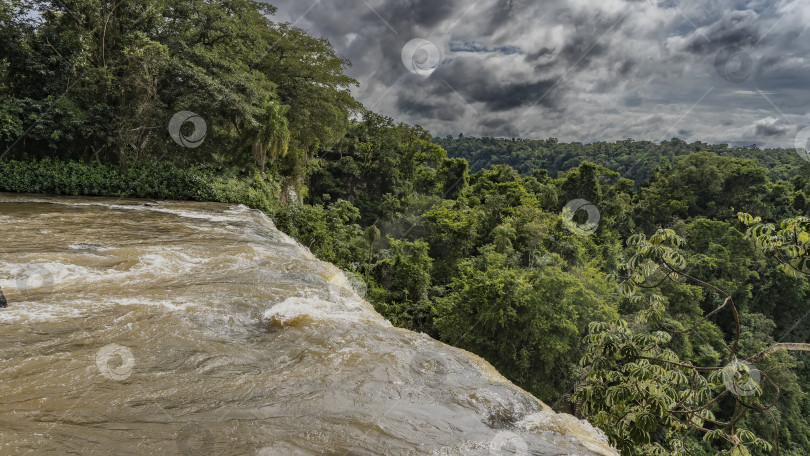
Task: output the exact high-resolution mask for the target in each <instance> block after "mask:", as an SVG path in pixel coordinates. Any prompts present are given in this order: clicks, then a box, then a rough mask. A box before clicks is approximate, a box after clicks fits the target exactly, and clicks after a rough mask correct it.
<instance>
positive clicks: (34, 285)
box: [0, 194, 618, 456]
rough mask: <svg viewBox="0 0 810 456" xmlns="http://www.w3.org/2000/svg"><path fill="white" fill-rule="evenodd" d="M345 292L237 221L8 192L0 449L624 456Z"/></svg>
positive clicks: (325, 268)
mask: <svg viewBox="0 0 810 456" xmlns="http://www.w3.org/2000/svg"><path fill="white" fill-rule="evenodd" d="M350 279H351V277H349V278H347V276H346V275H345V274H343V273H342V272H341V271H340V270H339V269H337V268H336V267H334V266H332V265H330V264H327V263H324V262H321V261H318V260H317V259H316V258H315V257H313V256H312V254H310V252H309V251H308V250H307V249H306V248H304V247H302V246H301V245H299V244H298V243H296V242H295V241H294V240H292V239H291V238H289V237H288V236H286V235H285V234H283V233H281V232H280V231H278V230H277V229H276V228H275V226H274V225H273V222H272V221H271V220H270V219H269V218H268V217H266V216H265V215H263V214H262V213H261V212H258V211H254V210H250V209H248V208H246V207H244V206H234V205H227V204H214V203H188V202H164V201H146V200H116V199H96V198H71V197H44V196H28V195H10V194H0V287H2V291H3V292H4V293H5V295H6V297H7V298H8V301H9V306H8V308H5V309H0V454H2V455H18V454H19V455H25V454H30V455H72V454H75V455H95V454H99V455H102V454H105V455H106V454H114V455H152V454H160V455H173V454H177V455H209V454H210V455H267V456H270V455H284V456H286V455H292V456H295V455H448V456H449V455H495V456H511V455H522V456H526V455H579V456H596V455H600V456H614V455H617V454H618V453H616V452H615V450H613V449H611V448H610V446H609V445H608V444H607V443H606V441H605V439H604V436H603V434H601V433H600V432H599V431H597V430H596V429H594V428H593V427H591V426H590V425H589V424H588V423H586V422H584V421H580V420H577V419H575V418H574V417H572V416H570V415H564V414H556V413H554V412H552V411H551V410H550V409H549V407H548V406H546V405H545V404H543V403H542V402H540V401H538V400H537V399H535V398H534V397H532V396H531V395H529V394H527V393H526V392H524V391H523V390H521V389H519V388H518V387H516V386H514V385H513V384H511V383H510V382H509V381H508V380H506V379H505V378H503V377H502V376H501V375H500V374H498V372H496V371H495V369H494V368H492V366H490V365H489V364H488V363H487V362H485V361H484V360H482V359H481V358H479V357H477V356H475V355H472V354H470V353H468V352H466V351H464V350H460V349H456V348H453V347H450V346H448V345H444V344H442V343H439V342H437V341H435V340H433V339H431V338H429V337H427V336H425V335H423V334H417V333H413V332H410V331H406V330H403V329H398V328H395V327H393V326H392V325H391V324H390V323H389V322H388V321H386V320H385V319H383V318H382V317H381V316H380V315H379V314H377V313H376V312H375V311H374V309H373V307H372V306H371V305H370V304H369V303H368V302H366V301H364V300H363V299H362V297H361V295H362V292H360V295H358V288H359V287H358V286H356V284H355V285H353V284H354V283H355V281H353V280H350Z"/></svg>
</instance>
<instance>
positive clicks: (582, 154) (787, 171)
mask: <svg viewBox="0 0 810 456" xmlns="http://www.w3.org/2000/svg"><path fill="white" fill-rule="evenodd" d="M434 142H435V143H436V144H438V145H440V146H442V147H443V148H444V149H445V150H446V151H447V153H448V155H449V156H450V157H461V158H465V159H467V161H468V162H469V163H470V170H471V171H473V172H474V171H478V170H479V169H483V168H488V167H490V166H492V165H502V164H503V165H509V166H511V167H512V168H515V169H516V170H518V171H519V172H520V173H521V174H531V172H532V171H533V170H535V169H545V170H547V171H548V172H549V174H551V175H552V176H556V174H557V173H558V172H560V171H566V170H568V169H571V168H574V167H576V166H578V165H579V164H580V163H582V162H583V161H585V160H587V161H590V162H592V163H596V164H598V165H602V166H604V167H606V168H608V169H610V170H613V171H616V172H618V173H621V175H622V176H623V177H626V178H628V179H632V180H633V181H635V183H636V185H637V186H638V185H641V184H642V182H643V181H644V180H646V179H647V178H648V177H650V174H652V172H653V171H654V170H655V169H656V168H657V167H659V166H664V165H665V164H666V163H671V162H672V161H673V160H674V159H675V158H676V157H680V156H683V155H688V154H691V153H694V152H711V153H713V154H716V155H720V156H723V157H734V158H746V159H751V160H755V161H756V162H757V163H759V164H760V165H762V166H764V167H765V168H766V169H768V174H769V176H770V178H771V179H772V180H775V181H777V180H790V179H791V178H793V177H794V176H796V174H797V172H798V168H799V167H801V166H802V165H804V164H806V163H807V162H806V161H804V160H802V159H801V158H800V157H799V155H798V154H797V153H796V151H795V150H794V149H760V148H758V147H757V146H756V145H751V146H746V147H730V146H729V145H728V144H706V143H703V142H700V141H696V142H693V143H687V142H686V141H683V140H681V139H678V138H673V139H672V140H669V141H662V142H661V143H660V144H657V143H654V142H652V141H634V140H632V139H625V140H621V141H616V142H603V141H599V142H595V143H591V144H583V143H579V142H573V143H562V142H559V141H557V139H555V138H549V139H516V138H512V139H501V138H492V137H483V138H476V137H470V136H463V135H459V136H458V137H456V138H454V137H452V136H447V137H444V138H439V137H437V138H434Z"/></svg>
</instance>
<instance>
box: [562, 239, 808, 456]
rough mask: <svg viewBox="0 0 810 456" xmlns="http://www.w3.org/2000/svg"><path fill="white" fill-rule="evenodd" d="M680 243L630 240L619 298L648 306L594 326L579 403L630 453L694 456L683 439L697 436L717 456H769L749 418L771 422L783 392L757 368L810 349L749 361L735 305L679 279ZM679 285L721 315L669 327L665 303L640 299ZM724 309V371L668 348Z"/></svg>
mask: <svg viewBox="0 0 810 456" xmlns="http://www.w3.org/2000/svg"><path fill="white" fill-rule="evenodd" d="M682 242H683V239H682V238H680V237H679V236H677V235H676V234H675V232H674V231H673V230H668V229H661V230H658V231H657V232H656V233H655V234H654V235H653V236H651V237H650V238H649V239H648V238H647V237H646V236H644V235H641V234H639V235H636V236H634V237H633V238H631V239H630V240H629V241H628V244H629V245H631V246H632V247H634V250H633V255H632V256H631V257H630V258H629V259H628V261H627V263H626V264H625V265H624V268H623V271H625V274H624V275H623V279H624V280H623V281H622V284H621V290H622V293H623V294H624V295H625V296H627V297H628V298H630V299H632V300H634V301H636V302H640V301H645V302H647V306H645V307H643V308H642V309H641V310H640V311H638V312H637V313H636V318H635V320H634V321H633V322H632V323H629V322H627V321H625V320H623V319H621V320H616V321H615V322H610V323H592V324H591V326H590V328H589V329H590V334H589V335H588V336H587V337H586V341H587V345H586V354H585V356H583V359H582V361H581V362H582V364H583V365H584V366H586V368H587V369H588V374H587V376H586V379H585V381H584V382H583V383H582V384H581V385H580V387H579V388H578V390H577V392H576V393H575V395H574V400H582V401H583V405H582V411H583V413H584V414H585V415H586V416H588V417H589V419H590V420H592V421H593V422H594V423H595V424H596V425H598V426H599V427H600V428H602V429H603V430H605V431H606V432H607V433H608V435H609V437H610V439H611V441H612V442H614V443H615V444H616V445H617V447H618V448H619V449H620V450H622V451H623V452H627V454H639V455H641V454H658V455H665V454H667V455H668V454H672V455H675V454H681V453H684V452H686V453H691V451H690V449H689V448H688V447H687V445H688V439H687V438H686V436H687V435H689V433H690V432H694V431H698V432H700V433H702V434H703V438H704V440H706V441H720V442H723V443H724V445H723V446H725V448H726V449H723V450H720V451H718V452H717V454H718V455H748V454H750V451H751V447H760V448H762V449H764V450H765V451H770V449H771V446H772V445H771V443H769V442H767V441H765V440H764V439H762V438H760V437H758V436H757V435H756V434H754V433H753V432H751V431H750V430H749V429H746V428H745V427H744V423H745V421H743V419H744V418H745V417H746V415H747V414H748V413H749V412H751V411H757V412H763V413H766V414H768V415H770V417H771V419H773V420H774V423H775V418H774V417H773V415H772V414H771V412H770V411H769V410H770V409H771V408H772V407H773V406H774V404H775V403H776V401H777V400H778V396H779V392H780V387H779V386H778V384H777V382H775V381H773V380H772V379H771V377H770V376H769V375H768V374H767V373H766V371H765V370H760V369H756V368H755V367H754V366H753V364H752V363H754V362H759V361H761V360H763V359H764V358H766V357H768V356H769V355H771V354H773V353H776V352H779V351H783V350H802V351H810V344H773V345H771V346H770V347H768V348H765V349H762V350H760V351H758V352H756V353H749V356H747V357H743V356H742V353H741V336H742V332H743V331H742V328H743V325H742V324H741V318H740V314H739V311H738V308H737V306H736V304H735V303H734V299H733V298H732V296H731V294H729V293H727V292H726V291H724V290H722V289H720V288H717V287H715V286H714V285H712V284H710V283H707V282H704V281H702V280H700V279H697V278H695V277H694V276H692V275H690V274H687V273H685V272H683V268H684V267H685V266H686V260H685V259H684V257H683V255H682V254H681V252H680V251H679V249H678V247H679V246H680V245H681V244H682ZM682 279H686V280H687V281H689V282H692V283H695V284H698V285H700V286H702V287H705V288H707V289H710V290H712V291H713V292H714V293H716V294H717V296H718V298H719V300H718V301H719V303H718V304H717V305H716V307H715V308H714V309H713V310H712V311H710V312H708V313H706V314H705V315H703V316H702V317H701V318H700V319H699V320H698V321H697V322H695V323H694V324H693V323H692V322H687V323H686V324H683V325H678V324H677V323H676V322H672V321H671V320H669V321H668V319H667V312H666V307H665V304H666V300H665V298H664V297H662V296H660V295H656V294H654V293H653V294H643V293H641V292H640V291H641V290H644V289H654V288H658V287H659V286H660V285H661V284H662V283H665V282H667V281H675V280H682ZM723 311H725V312H729V313H730V314H731V315H732V317H733V321H734V331H733V334H732V336H731V338H730V341H729V343H723V348H724V349H725V350H724V351H725V352H726V355H725V356H724V357H723V359H724V361H723V362H724V363H725V365H722V366H719V365H699V364H695V363H693V362H692V361H690V360H682V359H681V358H680V357H679V356H678V355H677V353H676V352H675V351H674V350H673V349H672V348H671V346H670V342H671V341H672V340H673V338H674V337H681V336H683V335H689V334H690V333H692V332H693V331H696V330H697V329H698V328H700V327H701V326H703V325H709V324H710V323H709V322H710V321H711V320H712V319H713V317H715V316H716V315H718V314H720V313H721V312H723ZM745 342H746V340H745V339H743V344H744V343H745ZM768 388H770V391H768V390H767V389H768ZM656 434H657V436H656ZM654 436H656V437H657V439H655V440H658V441H655V440H654V438H653V437H654ZM776 451H777V452H778V440H777V442H776Z"/></svg>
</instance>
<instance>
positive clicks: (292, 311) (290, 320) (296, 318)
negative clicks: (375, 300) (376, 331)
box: [263, 296, 391, 327]
mask: <svg viewBox="0 0 810 456" xmlns="http://www.w3.org/2000/svg"><path fill="white" fill-rule="evenodd" d="M335 301H337V302H335ZM263 319H264V321H265V322H268V323H271V324H276V325H279V326H297V325H299V324H305V323H308V322H335V321H339V322H347V323H363V324H375V325H379V326H383V327H391V323H390V322H389V321H387V320H385V319H384V318H382V317H381V316H380V315H379V314H378V313H376V312H374V311H373V310H372V309H369V307H368V305H367V304H365V303H363V302H361V301H359V300H350V299H338V300H331V299H330V300H329V301H326V300H323V299H321V298H319V297H299V296H296V297H291V298H287V299H286V300H284V301H283V302H281V303H279V304H276V305H275V306H273V307H271V308H270V309H268V310H266V311H265V312H264V316H263Z"/></svg>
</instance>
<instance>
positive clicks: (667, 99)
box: [271, 0, 810, 147]
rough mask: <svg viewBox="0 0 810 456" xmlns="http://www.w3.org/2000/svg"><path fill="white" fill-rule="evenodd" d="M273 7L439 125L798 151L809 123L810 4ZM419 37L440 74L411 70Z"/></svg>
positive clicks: (395, 0)
mask: <svg viewBox="0 0 810 456" xmlns="http://www.w3.org/2000/svg"><path fill="white" fill-rule="evenodd" d="M271 3H273V4H274V5H275V6H277V7H278V13H277V19H278V20H281V21H288V22H294V23H296V24H297V25H298V26H300V27H302V28H305V29H307V30H309V31H310V32H312V33H314V34H316V35H320V36H324V37H326V38H328V39H329V40H330V41H331V42H332V43H333V44H334V46H335V49H336V50H337V51H338V52H339V53H340V54H342V55H344V56H345V57H347V58H348V59H349V60H351V61H352V63H353V66H352V68H351V69H350V71H349V72H350V74H351V75H352V76H353V77H355V78H356V79H357V80H358V81H359V82H360V86H359V87H357V88H356V89H355V90H354V95H355V96H356V97H357V98H358V99H359V100H360V101H361V102H363V103H364V104H365V105H366V106H367V107H369V108H372V109H374V110H375V111H377V112H380V113H383V114H386V115H390V116H392V117H394V118H396V119H397V120H401V121H405V122H409V123H414V124H420V125H422V126H424V127H426V128H428V129H430V130H431V131H432V132H433V133H434V134H436V135H441V136H444V135H446V134H453V135H456V134H458V133H460V132H463V133H464V134H467V135H490V136H504V137H512V136H524V137H541V138H545V137H550V136H553V137H557V138H559V139H561V140H566V141H586V142H588V141H595V140H615V139H623V138H628V137H631V138H635V139H649V140H654V141H660V140H662V139H669V138H671V137H673V136H681V137H682V138H683V139H685V140H702V141H709V142H726V143H731V144H744V145H748V144H754V143H756V144H759V145H761V146H762V145H767V146H785V147H790V146H791V145H792V144H793V143H794V138H795V136H796V134H797V133H798V131H800V130H802V129H803V128H804V127H806V126H807V125H810V112H808V106H810V91H808V89H810V78H808V75H810V52H808V51H810V44H808V43H810V31H809V30H808V27H807V24H810V3H808V2H806V1H805V0H774V1H770V0H769V1H764V0H731V1H728V2H706V1H704V0H685V1H677V0H666V1H663V2H658V1H655V0H632V1H631V0H605V1H602V2H593V1H592V0H546V1H542V2H541V1H535V0H477V1H476V0H453V1H451V0H442V1H437V0H331V1H330V0H320V1H318V0H275V1H273V0H271ZM415 38H420V39H424V40H427V41H429V42H430V43H432V44H433V45H435V46H436V48H437V49H438V51H439V52H440V54H441V63H440V64H439V65H438V68H436V70H435V71H434V72H432V74H430V75H429V76H424V75H419V74H414V73H412V72H409V69H408V68H406V65H405V64H403V61H402V56H401V53H402V50H403V46H405V44H406V43H408V42H409V41H410V40H412V39H415ZM420 49H424V48H420ZM420 52H421V54H420V53H416V54H414V55H413V56H411V57H412V61H413V62H415V65H417V66H418V65H420V64H424V61H425V60H424V59H425V58H426V56H427V55H428V54H427V53H426V51H424V50H423V51H420Z"/></svg>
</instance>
